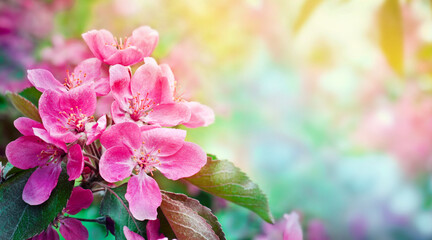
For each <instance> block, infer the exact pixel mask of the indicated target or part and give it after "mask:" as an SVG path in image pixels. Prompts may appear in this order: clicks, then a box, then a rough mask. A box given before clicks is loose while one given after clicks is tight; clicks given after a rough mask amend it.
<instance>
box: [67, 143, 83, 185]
mask: <svg viewBox="0 0 432 240" xmlns="http://www.w3.org/2000/svg"><path fill="white" fill-rule="evenodd" d="M66 167H67V174H68V175H69V181H72V180H75V179H77V178H79V177H80V175H81V173H82V171H83V169H84V156H83V153H82V150H81V146H80V145H79V144H75V145H73V146H72V147H70V148H69V152H68V162H67V166H66Z"/></svg>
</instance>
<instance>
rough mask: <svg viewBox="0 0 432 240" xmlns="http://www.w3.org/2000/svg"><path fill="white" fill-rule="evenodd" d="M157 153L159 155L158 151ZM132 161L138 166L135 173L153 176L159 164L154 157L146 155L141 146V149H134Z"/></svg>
mask: <svg viewBox="0 0 432 240" xmlns="http://www.w3.org/2000/svg"><path fill="white" fill-rule="evenodd" d="M157 153H160V150H157ZM132 160H134V161H135V162H136V163H137V164H138V165H137V166H136V168H135V171H136V173H139V172H140V171H145V172H146V173H151V174H152V175H153V171H156V166H159V165H160V164H161V163H160V161H159V159H158V157H157V156H156V155H154V154H150V153H147V152H146V150H145V149H144V147H142V146H141V149H134V156H133V157H132Z"/></svg>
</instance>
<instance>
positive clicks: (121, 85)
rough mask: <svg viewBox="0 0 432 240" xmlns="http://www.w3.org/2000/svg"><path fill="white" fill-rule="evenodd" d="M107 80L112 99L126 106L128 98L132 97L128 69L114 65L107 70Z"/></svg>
mask: <svg viewBox="0 0 432 240" xmlns="http://www.w3.org/2000/svg"><path fill="white" fill-rule="evenodd" d="M109 78H110V79H109V82H110V86H111V91H112V95H113V97H114V99H115V100H116V101H118V102H119V104H121V105H122V106H124V107H128V101H127V100H128V99H129V98H131V97H132V93H131V90H130V84H131V77H130V73H129V70H128V69H127V68H126V67H124V66H122V65H119V64H117V65H114V66H112V67H110V70H109Z"/></svg>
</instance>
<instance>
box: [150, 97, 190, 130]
mask: <svg viewBox="0 0 432 240" xmlns="http://www.w3.org/2000/svg"><path fill="white" fill-rule="evenodd" d="M190 116H191V112H190V110H189V108H188V107H187V106H185V105H183V104H179V103H172V104H161V105H159V106H157V107H155V108H153V111H152V112H150V113H149V115H148V116H147V120H146V121H147V123H149V124H159V125H161V126H163V127H172V126H177V125H179V124H180V123H182V122H187V121H189V119H190Z"/></svg>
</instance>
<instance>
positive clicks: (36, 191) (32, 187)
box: [22, 163, 61, 205]
mask: <svg viewBox="0 0 432 240" xmlns="http://www.w3.org/2000/svg"><path fill="white" fill-rule="evenodd" d="M60 172H61V164H60V163H51V164H48V165H44V166H42V167H39V168H37V169H36V170H35V171H34V172H33V173H32V175H31V176H30V178H29V180H28V182H27V184H26V185H25V187H24V191H23V195H22V197H23V200H24V202H26V203H28V204H30V205H39V204H42V203H44V202H45V201H46V200H48V199H49V197H50V195H51V192H52V190H53V189H54V188H55V186H56V185H57V180H58V178H59V176H60Z"/></svg>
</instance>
